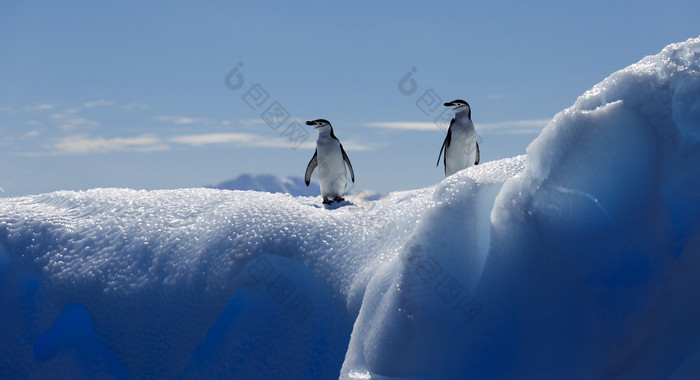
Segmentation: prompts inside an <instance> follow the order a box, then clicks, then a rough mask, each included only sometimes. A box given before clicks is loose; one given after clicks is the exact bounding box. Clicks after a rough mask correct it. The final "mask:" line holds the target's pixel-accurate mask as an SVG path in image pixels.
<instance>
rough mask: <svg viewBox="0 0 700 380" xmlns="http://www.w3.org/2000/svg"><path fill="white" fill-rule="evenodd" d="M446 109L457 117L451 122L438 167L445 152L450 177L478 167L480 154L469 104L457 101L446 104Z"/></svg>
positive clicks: (446, 171)
mask: <svg viewBox="0 0 700 380" xmlns="http://www.w3.org/2000/svg"><path fill="white" fill-rule="evenodd" d="M445 107H450V108H451V109H452V110H453V111H454V112H455V116H454V117H453V118H452V121H450V127H449V128H448V129H447V136H445V141H444V142H443V143H442V148H440V154H439V155H438V161H437V165H440V157H441V156H442V152H443V150H444V151H445V156H444V160H443V162H444V164H445V176H446V177H449V176H451V175H452V174H454V173H456V172H458V171H460V170H462V169H465V168H468V167H470V166H472V165H478V164H479V159H480V157H479V156H480V153H479V144H478V143H477V142H476V131H475V130H474V123H472V110H471V107H470V106H469V103H467V102H465V101H464V100H461V99H457V100H453V101H451V102H447V103H445Z"/></svg>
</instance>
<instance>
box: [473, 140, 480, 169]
mask: <svg viewBox="0 0 700 380" xmlns="http://www.w3.org/2000/svg"><path fill="white" fill-rule="evenodd" d="M480 159H481V153H479V143H476V160H475V161H474V165H479V160H480Z"/></svg>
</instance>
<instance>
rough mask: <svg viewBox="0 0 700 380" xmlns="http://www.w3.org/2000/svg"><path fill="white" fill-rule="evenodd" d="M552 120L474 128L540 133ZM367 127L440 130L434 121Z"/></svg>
mask: <svg viewBox="0 0 700 380" xmlns="http://www.w3.org/2000/svg"><path fill="white" fill-rule="evenodd" d="M550 120H551V119H533V120H512V121H503V122H497V123H477V124H476V125H474V127H475V128H476V129H477V131H480V132H494V133H508V134H521V133H539V132H540V131H541V130H542V128H544V126H545V125H547V123H549V121H550ZM364 125H365V126H367V127H373V128H383V129H398V130H410V131H434V130H439V128H438V125H437V124H436V123H434V122H432V121H385V122H369V123H364Z"/></svg>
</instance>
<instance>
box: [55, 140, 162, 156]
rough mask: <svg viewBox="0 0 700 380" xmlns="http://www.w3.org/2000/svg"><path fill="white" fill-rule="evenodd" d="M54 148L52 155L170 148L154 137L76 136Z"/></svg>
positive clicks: (59, 142)
mask: <svg viewBox="0 0 700 380" xmlns="http://www.w3.org/2000/svg"><path fill="white" fill-rule="evenodd" d="M53 148H54V151H53V152H51V154H54V155H56V154H92V153H109V152H117V151H124V150H130V151H139V152H153V151H162V150H167V149H169V148H170V147H169V146H168V145H167V144H165V143H164V142H163V141H162V140H161V139H160V138H159V137H157V136H154V135H141V136H136V137H115V138H103V137H88V136H84V135H75V136H70V137H64V138H61V139H59V140H58V141H57V142H56V143H55V144H54V145H53Z"/></svg>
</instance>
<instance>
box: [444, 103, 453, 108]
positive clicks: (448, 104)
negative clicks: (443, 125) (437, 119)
mask: <svg viewBox="0 0 700 380" xmlns="http://www.w3.org/2000/svg"><path fill="white" fill-rule="evenodd" d="M444 105H445V107H452V106H454V103H452V102H447V103H445V104H444Z"/></svg>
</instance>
